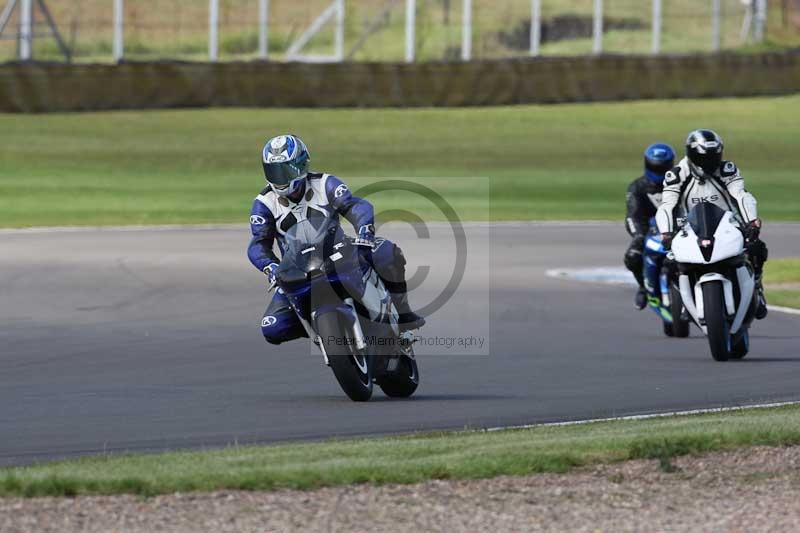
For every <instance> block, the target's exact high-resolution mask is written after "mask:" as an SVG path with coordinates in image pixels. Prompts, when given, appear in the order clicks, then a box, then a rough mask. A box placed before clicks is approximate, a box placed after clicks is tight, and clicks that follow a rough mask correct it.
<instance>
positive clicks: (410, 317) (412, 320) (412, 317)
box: [390, 283, 425, 332]
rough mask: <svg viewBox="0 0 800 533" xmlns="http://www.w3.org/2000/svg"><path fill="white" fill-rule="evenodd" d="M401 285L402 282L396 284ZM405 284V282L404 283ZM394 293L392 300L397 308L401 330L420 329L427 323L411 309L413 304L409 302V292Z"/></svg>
mask: <svg viewBox="0 0 800 533" xmlns="http://www.w3.org/2000/svg"><path fill="white" fill-rule="evenodd" d="M396 285H401V284H399V283H398V284H396ZM402 285H403V286H405V283H402ZM390 294H391V295H392V302H394V306H395V307H396V308H397V315H398V317H397V323H398V325H399V326H400V331H401V332H403V331H410V330H412V329H419V328H421V327H422V326H424V325H425V319H424V318H423V317H421V316H420V315H418V314H417V313H415V312H414V311H412V310H411V305H410V304H409V303H408V292H407V291H405V290H403V291H398V292H392V293H390Z"/></svg>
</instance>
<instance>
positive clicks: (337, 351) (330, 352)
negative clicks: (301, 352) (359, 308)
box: [317, 312, 372, 402]
mask: <svg viewBox="0 0 800 533" xmlns="http://www.w3.org/2000/svg"><path fill="white" fill-rule="evenodd" d="M347 331H348V328H346V327H344V326H343V321H342V318H341V316H340V315H339V313H335V312H331V313H325V314H324V315H322V316H320V317H319V318H318V319H317V333H318V334H319V336H320V340H321V342H322V346H323V348H324V349H325V353H326V354H327V356H328V363H329V364H330V366H331V370H333V375H334V376H335V377H336V381H338V382H339V386H340V387H342V390H343V391H344V393H345V394H347V396H348V397H349V398H350V399H351V400H353V401H354V402H366V401H367V400H369V399H370V398H371V397H372V368H371V365H370V359H369V356H368V355H367V354H365V353H361V352H360V351H359V350H358V348H356V346H355V345H354V344H353V343H352V340H351V341H350V342H348V339H349V338H350V337H351V335H349V334H348V333H347Z"/></svg>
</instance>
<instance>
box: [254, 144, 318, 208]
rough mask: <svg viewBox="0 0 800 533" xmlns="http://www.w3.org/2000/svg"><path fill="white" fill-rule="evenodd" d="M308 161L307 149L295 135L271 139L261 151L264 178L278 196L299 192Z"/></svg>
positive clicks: (306, 172) (305, 174) (306, 171)
mask: <svg viewBox="0 0 800 533" xmlns="http://www.w3.org/2000/svg"><path fill="white" fill-rule="evenodd" d="M310 161H311V156H310V155H309V153H308V148H306V145H305V143H304V142H303V141H301V140H300V138H299V137H297V136H295V135H279V136H278V137H273V138H272V139H270V140H269V141H267V144H265V145H264V149H263V150H262V151H261V162H262V164H263V166H264V177H265V178H266V179H267V183H269V184H270V186H271V187H272V190H274V191H275V193H276V194H278V195H280V196H290V195H292V194H294V193H295V192H297V191H298V190H300V188H301V187H302V186H303V181H304V180H305V178H306V176H307V175H308V164H309V162H310Z"/></svg>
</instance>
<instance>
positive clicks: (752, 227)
mask: <svg viewBox="0 0 800 533" xmlns="http://www.w3.org/2000/svg"><path fill="white" fill-rule="evenodd" d="M760 234H761V219H760V218H757V219H755V220H751V221H750V222H748V223H747V226H746V227H745V228H744V240H745V242H746V243H747V244H752V243H754V242H756V241H758V237H759V235H760Z"/></svg>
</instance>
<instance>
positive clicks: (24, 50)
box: [18, 0, 33, 61]
mask: <svg viewBox="0 0 800 533" xmlns="http://www.w3.org/2000/svg"><path fill="white" fill-rule="evenodd" d="M18 38H19V59H20V60H21V61H29V60H30V59H31V57H32V56H33V0H22V5H21V6H20V12H19V37H18Z"/></svg>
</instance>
